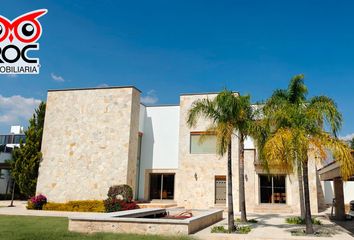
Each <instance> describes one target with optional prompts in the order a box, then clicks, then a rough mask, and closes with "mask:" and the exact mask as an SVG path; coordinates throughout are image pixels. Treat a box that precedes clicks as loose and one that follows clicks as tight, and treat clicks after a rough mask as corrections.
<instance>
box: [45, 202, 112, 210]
mask: <svg viewBox="0 0 354 240" xmlns="http://www.w3.org/2000/svg"><path fill="white" fill-rule="evenodd" d="M43 210H51V211H68V212H105V206H104V204H103V201H100V200H86V201H69V202H67V203H53V202H48V203H47V204H45V205H44V206H43Z"/></svg>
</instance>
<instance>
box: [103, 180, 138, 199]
mask: <svg viewBox="0 0 354 240" xmlns="http://www.w3.org/2000/svg"><path fill="white" fill-rule="evenodd" d="M107 196H108V198H115V199H117V198H118V196H121V197H122V198H123V199H122V200H125V201H127V202H130V201H131V200H132V199H133V189H132V188H131V187H130V186H129V185H126V184H122V185H115V186H112V187H110V188H109V190H108V194H107Z"/></svg>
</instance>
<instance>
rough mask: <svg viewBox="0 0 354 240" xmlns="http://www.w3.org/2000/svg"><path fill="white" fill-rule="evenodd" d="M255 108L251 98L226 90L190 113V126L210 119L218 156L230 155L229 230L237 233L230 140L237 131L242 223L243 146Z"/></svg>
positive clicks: (198, 103) (243, 217)
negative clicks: (201, 118) (204, 119)
mask: <svg viewBox="0 0 354 240" xmlns="http://www.w3.org/2000/svg"><path fill="white" fill-rule="evenodd" d="M251 116H252V108H251V105H250V97H249V96H237V95H236V94H235V93H233V92H231V91H228V90H226V89H225V90H223V91H222V92H220V93H219V94H218V95H217V96H216V97H215V98H214V99H213V100H210V99H208V98H205V99H199V100H196V101H195V102H193V104H192V107H191V109H190V110H189V112H188V119H187V124H188V125H189V127H192V126H195V125H196V123H197V120H198V119H199V117H205V118H207V119H210V120H211V122H212V123H211V125H210V127H209V128H208V129H207V131H210V132H214V133H215V135H216V139H217V153H218V154H219V155H220V156H223V155H224V154H225V153H226V152H227V178H228V190H227V196H228V230H229V232H233V231H235V223H234V210H233V196H232V156H231V146H232V144H231V139H232V137H233V135H234V133H235V132H236V131H238V133H239V134H238V138H239V144H240V145H239V146H240V148H239V155H240V158H239V178H240V182H239V183H240V189H239V191H240V208H241V221H247V218H246V205H245V187H244V147H243V143H244V140H245V137H246V135H247V129H249V125H250V121H249V119H251Z"/></svg>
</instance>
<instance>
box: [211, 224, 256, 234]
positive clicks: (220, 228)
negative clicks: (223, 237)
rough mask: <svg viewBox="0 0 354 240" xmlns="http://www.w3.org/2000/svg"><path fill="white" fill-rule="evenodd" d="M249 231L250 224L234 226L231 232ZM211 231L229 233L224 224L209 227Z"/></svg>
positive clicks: (244, 232) (243, 232)
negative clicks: (233, 230)
mask: <svg viewBox="0 0 354 240" xmlns="http://www.w3.org/2000/svg"><path fill="white" fill-rule="evenodd" d="M250 231H251V227H250V226H236V231H235V232H233V233H238V234H247V233H249V232H250ZM211 233H229V231H228V230H227V229H226V228H225V227H224V226H214V227H212V228H211Z"/></svg>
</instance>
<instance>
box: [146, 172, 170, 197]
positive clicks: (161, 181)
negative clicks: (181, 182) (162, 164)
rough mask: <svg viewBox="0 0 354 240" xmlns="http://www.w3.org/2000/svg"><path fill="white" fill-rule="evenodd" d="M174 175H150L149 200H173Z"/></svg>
mask: <svg viewBox="0 0 354 240" xmlns="http://www.w3.org/2000/svg"><path fill="white" fill-rule="evenodd" d="M174 190H175V175H174V174H171V173H166V174H165V173H151V174H150V199H151V200H153V199H160V200H162V199H170V200H173V199H174Z"/></svg>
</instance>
